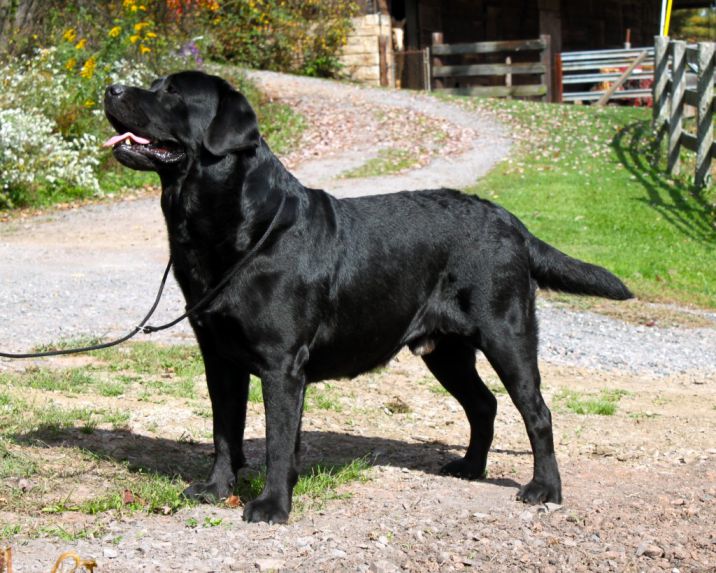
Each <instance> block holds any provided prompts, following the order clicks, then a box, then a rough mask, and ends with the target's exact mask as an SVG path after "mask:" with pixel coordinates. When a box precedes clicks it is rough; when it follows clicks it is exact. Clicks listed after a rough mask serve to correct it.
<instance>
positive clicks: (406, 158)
mask: <svg viewBox="0 0 716 573" xmlns="http://www.w3.org/2000/svg"><path fill="white" fill-rule="evenodd" d="M419 164H420V162H419V160H418V158H417V157H416V156H415V154H414V153H413V152H411V151H408V150H406V149H397V148H395V147H386V148H384V149H381V150H379V151H378V156H377V157H374V158H372V159H369V160H368V161H366V162H365V163H364V164H363V165H360V166H359V167H356V168H354V169H350V170H348V171H346V172H344V173H342V174H341V175H340V176H341V177H343V178H345V179H357V178H360V177H380V176H385V175H393V174H395V173H400V172H401V171H404V170H406V169H410V168H412V167H416V166H417V165H419Z"/></svg>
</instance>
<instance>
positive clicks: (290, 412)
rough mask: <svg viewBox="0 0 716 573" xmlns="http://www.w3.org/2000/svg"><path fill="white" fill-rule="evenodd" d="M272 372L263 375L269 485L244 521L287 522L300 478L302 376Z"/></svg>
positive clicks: (251, 505) (248, 505) (245, 510)
mask: <svg viewBox="0 0 716 573" xmlns="http://www.w3.org/2000/svg"><path fill="white" fill-rule="evenodd" d="M292 370H293V372H291V373H286V372H271V373H268V374H266V375H264V376H263V378H262V380H261V382H262V389H263V397H264V407H265V409H266V485H265V486H264V490H263V491H262V492H261V495H259V497H257V498H256V499H255V500H253V501H251V502H249V503H247V504H246V507H245V508H244V520H245V521H252V522H255V521H266V522H271V523H286V522H287V521H288V514H289V512H290V511H291V495H292V493H293V486H294V485H296V481H297V479H298V471H297V468H296V444H297V440H298V432H299V428H300V423H301V414H302V411H303V396H304V386H305V377H304V375H303V373H302V372H301V373H300V374H298V373H296V371H295V369H292Z"/></svg>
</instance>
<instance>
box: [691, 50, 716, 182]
mask: <svg viewBox="0 0 716 573" xmlns="http://www.w3.org/2000/svg"><path fill="white" fill-rule="evenodd" d="M698 59H699V80H698V86H697V94H698V106H697V108H696V141H697V148H696V178H695V180H694V183H695V185H696V187H698V188H701V187H705V186H706V185H707V183H708V179H709V176H710V172H711V144H712V143H713V139H714V127H713V97H714V43H713V42H700V43H699V49H698Z"/></svg>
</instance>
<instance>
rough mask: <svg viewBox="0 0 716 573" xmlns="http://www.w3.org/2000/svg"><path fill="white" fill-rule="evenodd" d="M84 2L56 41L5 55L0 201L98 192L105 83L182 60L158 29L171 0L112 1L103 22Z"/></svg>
mask: <svg viewBox="0 0 716 573" xmlns="http://www.w3.org/2000/svg"><path fill="white" fill-rule="evenodd" d="M79 4H80V8H78V9H77V11H76V12H71V13H70V14H69V15H68V17H67V23H70V24H71V25H69V26H67V27H65V28H62V29H60V30H58V31H57V33H56V34H55V37H54V38H53V45H52V46H51V47H47V48H36V49H34V50H32V51H30V52H28V53H26V54H24V55H20V56H17V57H15V58H12V59H10V58H8V59H6V61H5V62H3V61H2V60H0V114H1V115H0V117H1V118H2V119H1V120H0V124H1V127H2V137H1V138H0V208H5V207H11V206H18V205H22V204H25V203H42V202H44V200H45V197H46V196H63V197H66V196H68V195H69V196H73V195H77V194H81V195H87V194H95V193H97V192H98V191H99V184H98V177H99V176H100V175H101V173H100V171H101V168H102V165H101V161H100V158H102V159H106V158H108V157H109V154H108V153H103V154H102V155H101V156H100V149H99V142H100V140H101V139H102V138H103V135H105V134H107V133H108V131H109V128H108V125H107V122H106V120H105V118H104V112H103V110H102V105H101V102H102V98H103V93H104V90H105V88H106V86H107V85H109V84H111V83H117V82H121V83H127V84H133V85H146V84H147V83H148V82H149V80H150V79H153V78H154V77H156V76H157V75H158V74H157V71H156V68H158V67H161V68H166V67H172V66H176V65H177V63H178V62H177V60H175V59H173V56H172V54H171V51H170V49H169V40H168V39H167V38H168V36H167V34H164V33H160V31H159V28H160V27H162V26H164V25H165V24H164V23H162V24H160V23H158V14H161V13H162V10H164V13H163V14H164V16H167V14H166V10H167V4H166V3H165V0H143V1H142V2H140V1H139V0H113V1H110V2H106V3H105V6H104V8H106V11H105V12H104V16H105V18H104V19H99V22H95V19H96V18H95V19H91V18H90V16H91V14H90V13H89V12H85V11H83V10H82V3H81V2H80V3H79ZM98 4H100V3H98ZM100 8H101V6H100ZM95 9H99V8H98V7H97V6H95Z"/></svg>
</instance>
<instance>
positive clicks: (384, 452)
mask: <svg viewBox="0 0 716 573" xmlns="http://www.w3.org/2000/svg"><path fill="white" fill-rule="evenodd" d="M14 438H15V440H16V441H17V442H19V443H32V444H34V445H36V446H37V445H40V446H44V447H48V448H52V447H59V446H61V447H68V448H78V449H81V450H83V451H86V452H90V453H92V454H93V455H95V456H97V457H99V458H101V459H107V460H110V461H115V462H120V463H126V464H127V465H128V467H129V469H130V471H133V472H145V473H146V472H152V473H158V474H162V475H165V476H168V477H179V478H181V479H182V480H184V481H187V482H193V481H197V480H202V479H205V478H206V475H207V473H208V471H209V469H210V467H211V463H212V459H213V455H214V454H213V452H214V449H213V446H212V444H211V443H208V442H196V441H193V440H181V439H180V440H175V439H168V438H162V437H158V436H147V435H143V434H137V433H134V432H132V431H130V430H129V429H126V428H118V429H112V430H109V429H100V428H95V429H94V430H93V431H92V432H91V433H84V432H82V431H81V430H79V429H77V428H67V429H62V430H57V429H56V428H51V429H50V428H42V427H40V428H38V429H37V430H34V431H32V432H28V433H24V434H19V435H16V436H15V437H14ZM265 448H266V441H265V440H264V439H263V438H249V439H246V440H244V453H245V455H246V458H247V462H248V465H249V466H250V467H253V468H260V467H263V466H264V459H265ZM464 451H465V447H464V446H461V445H449V444H444V443H442V442H434V441H424V442H407V441H400V440H394V439H389V438H381V437H375V436H359V435H354V434H345V433H338V432H329V431H304V432H303V433H302V434H301V469H302V471H306V470H307V469H309V468H310V467H312V466H314V465H316V464H319V463H320V464H321V465H336V466H339V465H342V464H346V463H350V462H351V461H353V460H355V459H357V458H363V459H365V460H367V461H368V463H369V464H371V465H380V466H393V467H399V468H407V469H410V470H419V471H423V472H425V473H429V474H436V475H437V474H439V473H440V468H441V467H442V466H443V465H444V464H445V463H447V462H449V461H451V460H453V459H456V458H458V457H460V456H462V455H463V454H464ZM495 452H499V453H500V454H506V455H509V456H516V457H524V456H527V457H530V456H531V455H532V454H531V452H529V451H515V450H505V449H501V450H495ZM482 481H484V482H486V483H490V484H494V485H498V486H502V487H511V488H512V487H519V484H518V483H517V482H516V481H514V480H512V479H509V478H487V479H485V480H482Z"/></svg>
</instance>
